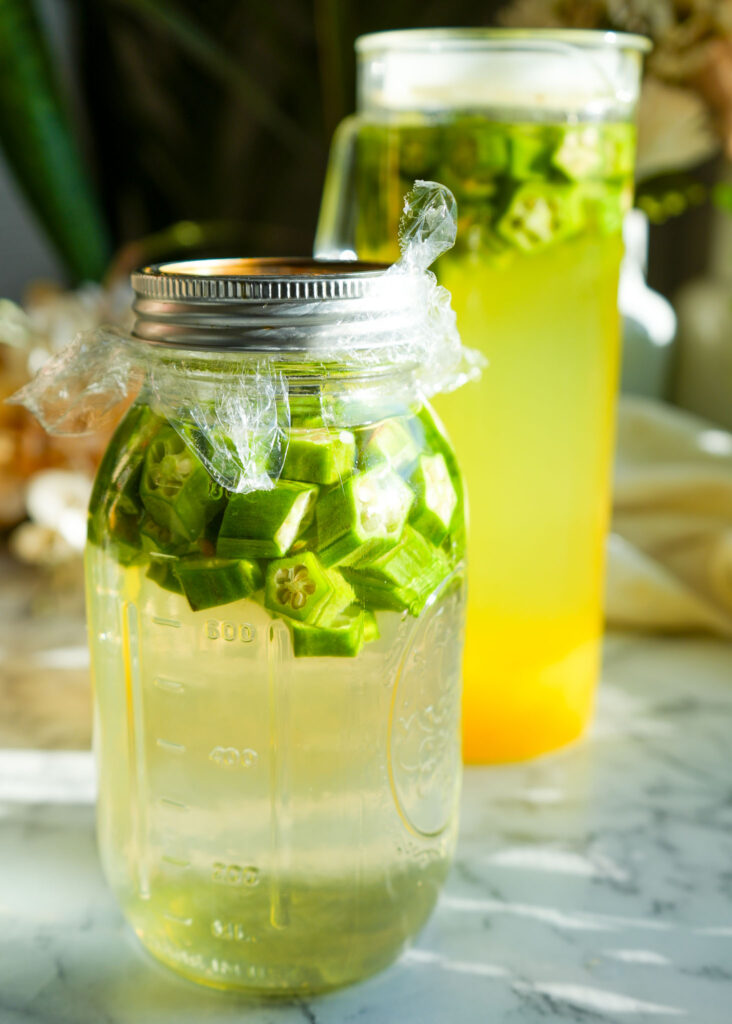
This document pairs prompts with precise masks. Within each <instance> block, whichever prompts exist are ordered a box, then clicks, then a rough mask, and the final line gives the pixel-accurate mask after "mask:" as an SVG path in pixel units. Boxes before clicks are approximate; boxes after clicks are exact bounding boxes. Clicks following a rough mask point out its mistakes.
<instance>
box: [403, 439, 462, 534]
mask: <svg viewBox="0 0 732 1024" xmlns="http://www.w3.org/2000/svg"><path fill="white" fill-rule="evenodd" d="M411 484H412V487H413V489H414V492H415V494H416V501H415V503H414V505H413V507H412V511H411V513H410V515H409V522H410V523H411V525H412V526H413V527H414V528H415V529H416V530H419V532H420V533H421V534H423V535H424V536H425V537H426V538H427V539H428V540H429V541H431V543H432V544H437V545H439V544H441V543H442V541H443V540H444V539H445V537H446V536H447V532H448V530H449V529H450V523H451V522H452V517H453V513H454V512H455V509H456V507H457V504H458V496H457V492H456V490H455V487H454V486H453V483H452V480H451V479H450V471H449V469H448V468H447V463H446V462H445V456H444V455H443V454H442V453H441V452H438V453H437V454H436V455H421V456H420V457H419V462H418V465H417V469H416V470H415V472H414V474H413V476H412V478H411Z"/></svg>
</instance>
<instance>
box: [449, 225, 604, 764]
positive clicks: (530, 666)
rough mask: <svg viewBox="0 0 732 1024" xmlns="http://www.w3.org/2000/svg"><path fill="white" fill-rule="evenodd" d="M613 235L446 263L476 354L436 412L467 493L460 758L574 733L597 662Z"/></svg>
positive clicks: (524, 752) (586, 710) (508, 755)
mask: <svg viewBox="0 0 732 1024" xmlns="http://www.w3.org/2000/svg"><path fill="white" fill-rule="evenodd" d="M619 259H620V240H619V238H617V237H610V238H602V237H589V238H583V239H579V240H574V241H572V242H567V243H565V244H563V245H558V246H557V247H556V248H553V249H552V250H551V251H547V252H546V253H544V254H542V255H537V256H532V257H525V258H517V259H516V260H515V261H514V262H513V263H512V265H511V267H510V269H501V268H494V267H490V266H486V265H483V266H480V265H475V264H468V265H466V263H467V261H466V263H462V264H461V263H459V262H455V263H452V264H451V263H447V262H446V263H445V264H444V265H443V268H442V274H441V280H442V281H443V283H444V284H445V286H446V287H447V288H449V289H450V290H451V291H452V295H453V304H454V306H455V309H456V310H457V314H458V318H459V324H460V329H461V332H462V335H463V338H464V340H465V341H466V343H467V344H470V345H476V347H480V348H481V349H482V350H483V351H484V352H485V353H486V355H487V356H488V358H489V360H490V365H489V367H488V369H487V370H486V371H485V373H484V375H483V378H482V380H481V381H480V383H479V384H477V385H473V386H468V387H466V388H464V389H463V390H462V391H460V392H459V393H456V394H455V395H445V396H441V397H440V398H439V399H438V400H437V401H436V403H435V404H436V407H437V409H438V411H439V413H440V414H441V416H442V417H443V419H444V421H445V424H446V426H447V428H448V432H449V434H450V436H451V439H452V441H453V443H454V445H455V448H456V451H457V452H458V453H459V457H460V460H461V464H462V466H463V470H464V474H465V478H466V481H467V487H468V495H469V542H468V543H469V558H470V566H471V572H470V600H469V604H468V628H467V635H466V646H465V666H464V678H463V686H464V691H463V692H464V703H463V737H464V739H463V742H464V752H465V757H466V759H467V760H472V761H483V760H512V759H516V758H523V757H530V756H532V755H535V754H538V753H541V752H542V751H544V750H551V749H553V748H555V747H558V746H561V745H563V744H564V743H567V742H569V741H570V740H572V739H574V738H576V737H577V736H579V735H580V734H581V732H582V731H583V729H584V727H585V725H586V724H587V722H588V720H589V718H590V715H591V712H592V706H593V697H594V690H595V684H596V679H597V670H598V662H599V644H600V636H601V629H602V585H603V569H604V547H605V534H606V531H607V524H608V514H609V484H610V468H611V458H612V446H613V425H614V400H615V390H616V381H617V372H618V365H617V364H618V315H617V308H616V294H617V268H618V262H619Z"/></svg>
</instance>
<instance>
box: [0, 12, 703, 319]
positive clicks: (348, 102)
mask: <svg viewBox="0 0 732 1024" xmlns="http://www.w3.org/2000/svg"><path fill="white" fill-rule="evenodd" d="M519 6H520V4H519ZM535 6H537V9H538V8H540V7H541V6H542V5H541V3H539V4H537V5H535ZM544 6H546V7H547V9H549V8H550V6H551V5H550V4H549V3H548V2H547V4H545V5H544ZM555 6H557V5H556V4H555ZM559 6H562V5H559ZM564 6H565V7H567V8H573V10H572V11H569V13H568V15H567V18H568V19H569V20H570V22H571V23H574V24H579V25H581V24H582V23H583V18H584V14H583V5H582V4H576V3H575V4H574V5H572V4H565V5H564ZM594 6H597V5H594ZM628 6H629V7H632V6H633V5H632V4H630V5H628ZM636 6H638V5H636ZM505 7H506V4H505V3H501V2H499V0H487V2H482V3H476V0H433V2H424V0H422V2H418V0H371V2H370V3H368V4H363V3H358V2H356V0H269V2H267V3H262V2H258V3H254V2H247V0H3V2H2V3H0V129H2V151H3V152H2V154H0V233H1V237H2V239H3V245H2V250H1V251H0V295H4V296H7V297H10V298H13V299H16V300H18V299H20V298H21V297H22V296H23V293H24V289H25V286H26V285H27V283H28V282H29V281H30V280H32V279H37V278H39V277H40V278H43V277H51V278H53V279H56V280H59V281H61V282H63V283H67V284H75V283H78V282H79V281H80V280H84V279H92V280H95V279H96V280H99V279H101V278H102V276H103V275H104V273H105V272H106V271H107V270H108V268H109V265H110V260H111V259H112V257H113V254H115V253H117V254H118V253H119V250H120V247H124V246H125V245H128V244H129V243H138V242H139V240H140V239H148V242H147V243H145V244H144V245H139V244H135V245H133V246H132V248H129V249H126V250H124V251H123V253H122V256H121V258H118V261H117V263H116V264H115V265H114V266H116V267H117V269H118V270H120V271H121V272H124V270H125V269H126V267H127V265H129V264H133V263H135V262H140V261H141V260H143V259H147V258H157V257H158V256H163V255H165V256H167V255H176V254H178V253H179V252H180V253H186V254H191V255H205V254H209V255H210V254H214V253H217V252H222V251H228V252H231V251H238V252H241V253H247V254H257V255H272V254H281V253H290V254H307V253H309V252H310V251H311V247H312V239H313V233H314V227H315V222H316V218H317V214H318V208H319V202H320V192H321V187H322V181H323V176H324V172H325V166H326V160H327V153H328V144H329V140H330V138H331V136H332V133H333V130H334V128H335V127H336V125H337V124H338V122H339V121H340V120H341V119H342V118H343V117H344V116H345V115H347V114H348V113H349V112H350V111H352V109H353V105H354V86H355V62H354V53H353V42H354V39H355V38H356V36H358V35H359V34H361V33H364V32H372V31H379V30H385V29H392V28H403V27H420V26H436V25H456V26H457V25H467V26H479V25H492V24H495V23H496V21H497V15H498V12H499V10H500V9H501V8H505ZM584 7H585V8H587V14H588V16H589V13H590V12H589V8H591V7H593V5H592V4H589V5H588V4H585V5H584ZM592 18H593V19H594V21H588V24H596V23H597V13H596V12H595V11H594V7H593V12H592ZM631 27H632V26H631ZM641 27H643V26H641ZM716 176H717V166H716V164H715V163H714V162H711V163H710V164H708V165H707V166H702V167H700V168H699V169H698V170H697V171H696V178H697V179H698V180H700V181H702V182H706V183H711V182H713V181H714V180H715V178H716ZM709 217H710V210H709V207H708V206H707V207H704V208H699V207H696V206H693V204H692V205H690V207H689V209H688V211H687V212H685V213H684V214H683V215H681V216H674V217H673V218H671V219H670V220H669V222H668V223H665V224H663V225H662V226H660V227H656V228H654V229H653V231H652V236H651V261H650V283H651V284H652V285H654V286H655V287H657V288H659V289H660V290H661V291H663V292H665V293H666V294H667V295H672V294H673V293H674V292H675V291H676V289H677V288H678V286H679V285H680V284H681V283H682V282H683V281H684V280H686V279H687V278H689V277H692V276H694V275H695V274H698V273H700V272H702V271H703V269H704V265H705V261H706V258H707V251H708V244H707V241H706V239H707V234H708V226H709ZM657 219H660V220H663V219H664V218H663V217H661V218H657ZM181 221H182V222H183V223H182V224H181V223H180V222H181ZM175 224H177V225H178V226H177V227H176V228H175V229H174V230H173V231H171V230H170V228H171V225H175ZM161 232H162V233H163V234H161ZM150 236H153V237H152V238H151V237H150Z"/></svg>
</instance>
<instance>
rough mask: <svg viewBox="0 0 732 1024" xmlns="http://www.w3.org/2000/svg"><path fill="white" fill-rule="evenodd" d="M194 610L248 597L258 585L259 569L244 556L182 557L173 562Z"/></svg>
mask: <svg viewBox="0 0 732 1024" xmlns="http://www.w3.org/2000/svg"><path fill="white" fill-rule="evenodd" d="M175 574H176V576H177V577H178V579H179V581H180V584H181V587H182V588H183V593H184V594H185V595H186V597H187V598H188V604H189V605H190V606H191V608H192V609H193V611H194V612H197V611H200V610H201V609H203V608H215V607H217V606H218V605H222V604H231V602H232V601H240V600H241V599H242V598H244V597H249V595H250V594H253V593H254V591H255V590H258V589H259V587H261V585H262V572H261V569H260V568H259V566H258V565H257V563H256V562H252V561H250V560H249V559H246V558H240V559H234V558H182V559H180V560H178V562H177V565H176V566H175Z"/></svg>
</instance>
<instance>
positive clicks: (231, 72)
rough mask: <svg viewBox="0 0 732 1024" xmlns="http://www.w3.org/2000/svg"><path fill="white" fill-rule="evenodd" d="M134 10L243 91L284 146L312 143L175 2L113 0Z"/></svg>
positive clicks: (254, 111) (253, 111)
mask: <svg viewBox="0 0 732 1024" xmlns="http://www.w3.org/2000/svg"><path fill="white" fill-rule="evenodd" d="M113 2H115V3H117V4H118V5H121V6H123V7H126V8H128V9H130V10H134V11H137V12H138V13H139V14H140V15H141V16H144V17H145V18H147V19H148V20H149V21H150V22H152V23H154V24H157V25H160V26H163V27H164V28H165V29H166V30H167V31H168V32H169V34H170V36H171V38H172V39H174V40H175V41H176V42H177V43H178V45H179V46H180V48H181V50H183V51H184V52H186V53H187V54H188V55H189V57H192V58H193V59H194V60H195V61H196V62H197V63H198V64H199V65H200V66H201V67H202V68H204V69H205V70H206V71H207V72H208V73H209V74H211V75H212V76H213V77H215V78H218V79H219V80H220V81H222V82H224V83H226V84H227V85H229V86H230V87H232V88H234V89H235V90H237V91H238V92H240V93H241V94H242V96H243V97H244V98H245V99H246V103H247V107H248V110H249V112H250V114H251V115H252V117H253V118H255V120H257V121H259V123H260V124H262V125H263V126H264V127H265V128H267V129H268V130H270V131H271V132H272V134H273V135H275V136H276V138H278V139H279V140H280V142H282V143H283V144H284V145H285V146H287V147H288V148H289V149H292V150H294V151H298V150H299V149H301V148H302V146H303V145H306V146H308V148H309V147H311V146H312V142H311V140H310V138H309V137H308V135H307V134H306V133H305V132H304V131H303V129H302V128H301V127H300V125H299V124H298V123H297V122H296V121H295V120H294V119H293V118H291V117H289V116H288V115H286V114H284V113H283V112H282V111H281V110H280V109H279V107H278V106H277V104H276V103H273V102H272V100H271V98H270V97H269V96H268V95H267V93H266V92H265V91H264V89H262V88H261V87H260V86H259V85H258V83H257V82H256V80H255V79H254V78H252V77H251V76H250V75H249V74H247V72H246V70H245V69H244V68H243V67H242V66H241V65H240V64H238V63H237V61H236V60H234V59H233V58H232V57H230V56H229V54H228V53H227V51H226V50H225V49H224V48H223V47H221V46H219V45H218V43H217V42H216V40H215V39H212V38H211V37H210V36H209V35H208V34H207V33H206V32H205V31H204V30H203V29H202V28H201V27H200V26H199V25H197V24H196V23H195V22H194V21H193V20H192V19H190V18H189V17H187V16H186V15H185V14H184V13H183V12H182V11H181V10H179V9H178V8H176V6H175V4H172V3H167V2H166V0H113Z"/></svg>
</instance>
